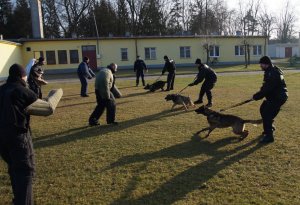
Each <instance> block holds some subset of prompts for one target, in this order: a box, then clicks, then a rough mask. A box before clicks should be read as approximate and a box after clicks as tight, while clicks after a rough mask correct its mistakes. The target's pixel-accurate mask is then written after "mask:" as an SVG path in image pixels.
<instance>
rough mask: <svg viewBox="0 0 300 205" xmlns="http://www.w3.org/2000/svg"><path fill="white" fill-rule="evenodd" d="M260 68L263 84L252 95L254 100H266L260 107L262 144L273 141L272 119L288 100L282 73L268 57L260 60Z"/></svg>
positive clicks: (273, 128)
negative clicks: (262, 130)
mask: <svg viewBox="0 0 300 205" xmlns="http://www.w3.org/2000/svg"><path fill="white" fill-rule="evenodd" d="M259 63H260V67H261V69H262V70H263V71H264V82H263V85H262V87H261V88H260V90H259V91H258V92H257V93H255V94H254V95H253V99H254V100H261V99H263V98H264V97H265V98H266V99H265V100H264V101H263V103H262V104H261V106H260V114H261V117H262V119H263V129H264V132H263V134H264V136H263V138H262V140H261V142H262V143H268V142H273V141H274V136H273V131H274V130H275V127H274V126H273V121H274V118H275V117H276V116H277V114H278V113H279V111H280V107H281V106H282V105H283V104H284V103H285V102H286V101H287V99H288V91H287V87H286V84H285V81H284V77H283V72H282V70H280V69H279V68H278V67H276V66H274V65H273V64H272V62H271V59H270V58H269V57H268V56H263V57H262V58H261V59H260V60H259Z"/></svg>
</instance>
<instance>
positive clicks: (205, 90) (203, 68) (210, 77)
mask: <svg viewBox="0 0 300 205" xmlns="http://www.w3.org/2000/svg"><path fill="white" fill-rule="evenodd" d="M195 64H196V66H197V67H198V71H199V72H198V74H197V77H196V80H195V81H194V82H193V83H190V84H189V86H194V85H198V84H199V83H201V82H202V81H203V80H204V82H203V84H202V86H201V89H200V93H199V98H198V100H196V101H195V102H194V103H195V104H201V103H203V96H204V94H206V97H207V100H208V103H207V104H206V106H208V107H211V106H212V92H211V90H212V89H213V88H214V86H215V84H216V82H217V74H216V73H215V72H214V71H213V69H211V68H210V67H209V66H208V65H206V64H203V63H202V62H201V59H200V58H197V59H196V62H195Z"/></svg>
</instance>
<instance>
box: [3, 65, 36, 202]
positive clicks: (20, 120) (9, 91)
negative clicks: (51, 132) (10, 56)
mask: <svg viewBox="0 0 300 205" xmlns="http://www.w3.org/2000/svg"><path fill="white" fill-rule="evenodd" d="M26 77H27V76H26V71H25V68H23V67H22V66H21V65H18V64H13V65H12V66H11V67H10V69H9V76H8V78H7V81H6V83H5V84H3V85H2V86H1V87H0V133H1V134H0V155H1V157H2V159H3V160H4V161H5V162H6V163H7V165H8V174H9V176H10V181H11V186H12V191H13V196H14V198H13V204H15V205H17V204H22V205H32V204H33V199H32V196H33V194H32V180H33V175H34V170H35V163H34V153H33V145H32V139H31V136H30V116H29V115H28V114H27V113H26V109H25V108H26V107H28V106H29V105H30V104H32V103H33V102H35V101H36V100H37V99H38V97H37V95H36V94H35V93H34V92H33V91H32V90H30V89H28V88H27V87H26Z"/></svg>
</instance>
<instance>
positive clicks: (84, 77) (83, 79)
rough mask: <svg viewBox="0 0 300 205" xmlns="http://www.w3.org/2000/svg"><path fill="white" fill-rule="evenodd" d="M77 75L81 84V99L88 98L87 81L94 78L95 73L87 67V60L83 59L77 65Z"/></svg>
mask: <svg viewBox="0 0 300 205" xmlns="http://www.w3.org/2000/svg"><path fill="white" fill-rule="evenodd" d="M77 74H78V77H79V80H80V83H81V91H80V95H81V97H89V95H88V80H89V79H92V78H93V77H95V73H94V72H93V71H92V70H91V69H90V67H89V58H88V57H83V61H82V62H81V63H80V64H79V66H78V69H77Z"/></svg>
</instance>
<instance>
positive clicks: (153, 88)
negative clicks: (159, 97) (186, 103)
mask: <svg viewBox="0 0 300 205" xmlns="http://www.w3.org/2000/svg"><path fill="white" fill-rule="evenodd" d="M165 84H166V81H161V80H159V81H157V82H155V83H153V84H152V85H149V84H147V85H146V86H145V87H144V89H145V90H150V92H155V91H156V90H159V89H161V90H164V86H165Z"/></svg>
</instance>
